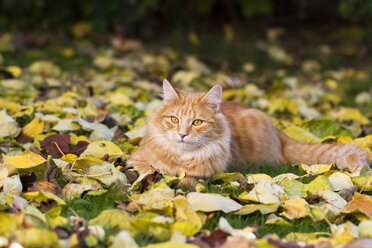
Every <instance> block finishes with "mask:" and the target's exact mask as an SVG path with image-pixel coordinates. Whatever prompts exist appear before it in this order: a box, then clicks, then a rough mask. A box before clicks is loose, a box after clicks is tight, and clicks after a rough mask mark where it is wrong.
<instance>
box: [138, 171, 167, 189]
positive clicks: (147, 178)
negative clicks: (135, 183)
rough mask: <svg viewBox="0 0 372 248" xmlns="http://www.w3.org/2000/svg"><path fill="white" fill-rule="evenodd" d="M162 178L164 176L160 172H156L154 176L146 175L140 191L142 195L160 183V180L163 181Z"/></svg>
mask: <svg viewBox="0 0 372 248" xmlns="http://www.w3.org/2000/svg"><path fill="white" fill-rule="evenodd" d="M162 178H163V175H162V174H161V173H159V172H158V171H155V172H154V173H152V174H148V175H146V176H145V177H144V178H143V179H142V180H141V187H140V189H139V191H140V193H143V192H145V191H146V190H147V189H148V187H149V186H150V185H152V184H154V183H157V182H159V181H160V179H162Z"/></svg>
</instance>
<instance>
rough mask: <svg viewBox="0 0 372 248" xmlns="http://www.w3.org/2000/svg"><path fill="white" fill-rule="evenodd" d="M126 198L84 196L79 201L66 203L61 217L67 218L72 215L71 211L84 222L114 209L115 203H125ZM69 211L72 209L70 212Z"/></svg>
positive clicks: (122, 196) (110, 195) (104, 195)
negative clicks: (106, 210) (104, 211)
mask: <svg viewBox="0 0 372 248" xmlns="http://www.w3.org/2000/svg"><path fill="white" fill-rule="evenodd" d="M126 200H127V196H125V195H121V196H117V195H113V194H107V193H106V194H103V195H100V196H84V197H83V198H81V199H74V200H71V201H68V202H67V205H66V206H65V207H64V208H63V211H62V216H64V217H68V216H71V215H73V214H74V213H73V211H74V212H76V213H77V214H78V215H79V216H80V217H83V218H84V219H86V220H90V219H93V218H95V217H96V216H97V215H99V214H100V213H101V212H102V211H103V210H105V209H112V208H116V203H115V202H116V201H126ZM70 209H73V211H71V210H70Z"/></svg>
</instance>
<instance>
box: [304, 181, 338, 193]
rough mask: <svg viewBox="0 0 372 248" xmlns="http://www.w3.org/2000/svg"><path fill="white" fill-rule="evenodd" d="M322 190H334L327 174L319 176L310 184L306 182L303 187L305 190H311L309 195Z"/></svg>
mask: <svg viewBox="0 0 372 248" xmlns="http://www.w3.org/2000/svg"><path fill="white" fill-rule="evenodd" d="M322 190H332V185H331V184H330V183H329V180H328V178H327V177H326V176H318V177H317V178H315V179H314V180H313V181H311V182H310V183H309V184H305V185H304V187H303V191H304V192H309V193H310V194H309V195H313V194H316V193H317V192H319V191H322Z"/></svg>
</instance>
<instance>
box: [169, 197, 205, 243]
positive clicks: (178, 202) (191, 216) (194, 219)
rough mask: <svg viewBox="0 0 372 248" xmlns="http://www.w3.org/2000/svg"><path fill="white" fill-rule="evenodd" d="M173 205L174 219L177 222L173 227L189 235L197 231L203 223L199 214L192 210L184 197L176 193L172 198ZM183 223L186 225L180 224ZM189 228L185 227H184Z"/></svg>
mask: <svg viewBox="0 0 372 248" xmlns="http://www.w3.org/2000/svg"><path fill="white" fill-rule="evenodd" d="M174 205H175V207H176V220H177V222H176V223H175V224H174V225H173V228H174V229H176V230H179V231H180V232H181V233H183V234H184V235H187V236H190V235H194V234H195V233H197V232H199V230H200V228H201V227H202V225H203V223H202V220H201V219H200V217H199V215H198V214H197V213H196V212H195V211H194V210H192V208H191V206H190V205H189V204H188V202H187V199H186V197H184V196H182V195H178V196H177V197H176V198H175V199H174ZM181 223H185V224H186V225H182V224H181ZM187 226H188V227H189V228H186V227H187Z"/></svg>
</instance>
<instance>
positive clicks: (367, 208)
mask: <svg viewBox="0 0 372 248" xmlns="http://www.w3.org/2000/svg"><path fill="white" fill-rule="evenodd" d="M371 206H372V197H371V196H368V195H363V194H360V193H357V192H355V194H354V196H353V199H351V201H349V202H348V203H347V204H346V206H345V208H344V209H343V210H342V212H343V213H354V212H356V213H362V214H365V215H366V216H368V217H369V218H372V207H371Z"/></svg>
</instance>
